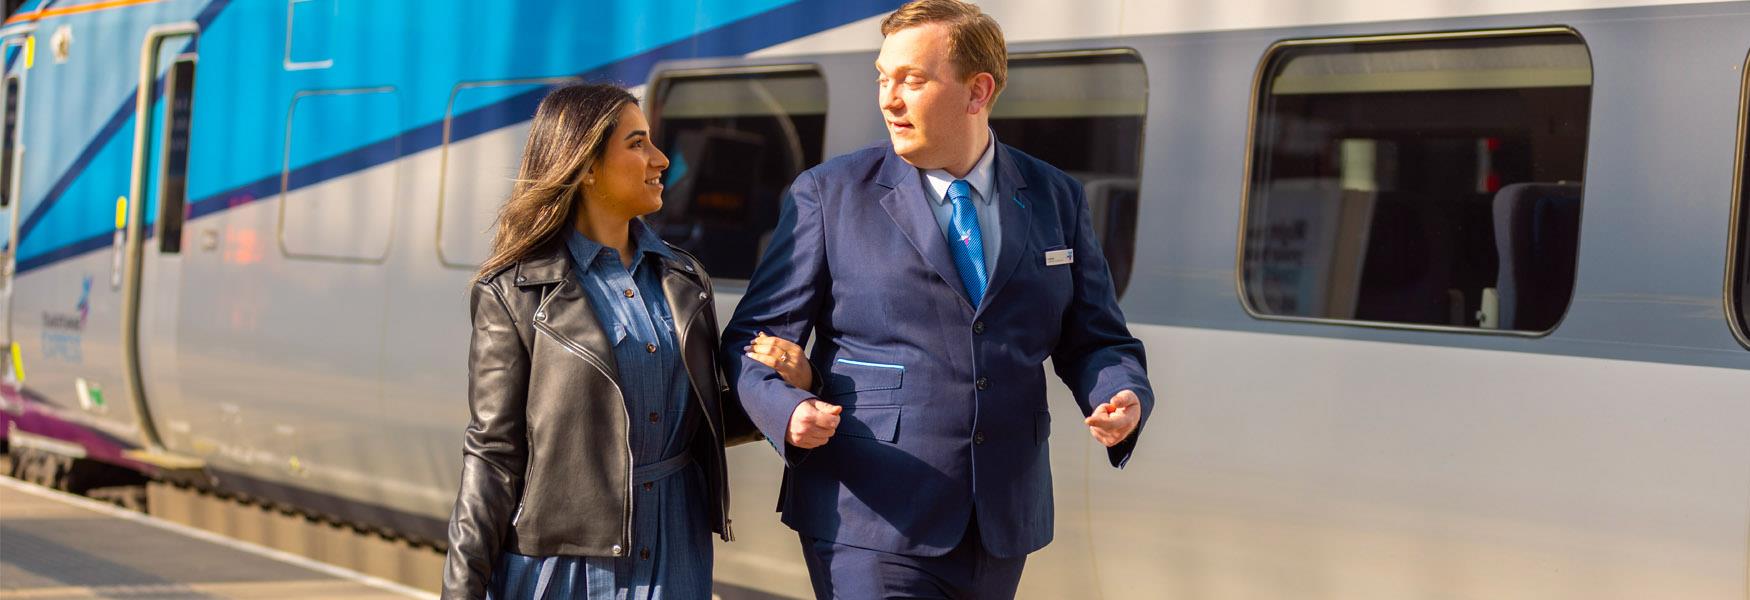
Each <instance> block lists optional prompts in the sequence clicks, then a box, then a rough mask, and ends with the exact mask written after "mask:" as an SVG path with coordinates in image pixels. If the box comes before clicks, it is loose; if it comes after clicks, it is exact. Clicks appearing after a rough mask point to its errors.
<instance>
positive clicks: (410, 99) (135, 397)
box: [0, 0, 1750, 600]
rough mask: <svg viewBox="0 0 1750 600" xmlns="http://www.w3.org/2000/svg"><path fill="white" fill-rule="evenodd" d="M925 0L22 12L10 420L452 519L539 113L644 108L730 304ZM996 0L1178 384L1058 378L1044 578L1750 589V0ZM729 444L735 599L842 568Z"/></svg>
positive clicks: (19, 446)
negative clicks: (1114, 453) (492, 295)
mask: <svg viewBox="0 0 1750 600" xmlns="http://www.w3.org/2000/svg"><path fill="white" fill-rule="evenodd" d="M898 4H900V3H899V2H897V1H894V0H643V1H639V2H590V3H582V2H565V1H560V0H518V1H515V2H505V3H478V2H464V1H461V0H423V1H420V2H411V1H407V0H368V1H367V0H101V1H98V0H26V1H25V2H24V3H23V5H22V6H21V7H20V9H19V11H18V12H17V14H14V15H10V16H9V17H8V18H7V19H6V20H5V22H4V25H0V50H3V52H4V60H5V70H4V78H3V79H0V84H3V85H0V95H3V106H4V110H5V120H4V135H3V136H0V143H3V146H4V149H3V152H0V157H3V160H0V223H4V225H3V226H0V246H3V252H4V254H3V256H0V266H3V268H0V342H3V343H4V348H5V350H6V352H7V355H6V357H5V358H4V361H3V362H4V375H0V435H4V444H5V447H6V449H7V450H8V451H9V452H11V454H12V455H13V456H14V461H15V462H14V464H15V465H22V467H21V468H24V469H27V470H31V471H32V472H33V473H34V474H36V475H38V476H44V477H49V476H55V477H60V479H59V481H61V482H62V483H68V484H69V485H72V486H73V487H80V488H85V489H91V488H101V487H102V486H104V485H108V484H112V483H114V482H116V481H121V480H124V479H127V478H129V477H134V478H151V479H157V480H163V481H169V482H174V483H177V484H179V485H191V486H198V487H201V488H203V489H209V490H213V491H216V492H218V493H222V494H226V495H231V496H235V497H239V498H245V499H248V500H249V501H252V502H260V503H264V504H268V505H271V506H276V507H280V508H283V509H285V510H289V511H298V512H301V513H303V514H306V515H310V516H312V517H319V518H322V519H327V520H331V521H333V522H336V523H344V524H349V525H352V526H354V527H359V528H361V529H364V530H369V531H376V532H380V533H383V534H385V535H390V536H394V537H397V538H401V539H406V540H409V541H411V542H414V543H418V544H425V545H430V546H433V547H437V548H441V547H442V545H443V540H444V526H445V522H446V520H447V518H448V515H449V512H450V508H451V506H452V503H453V502H454V499H455V495H456V488H457V477H458V474H459V473H460V464H461V436H462V431H463V428H464V427H465V425H466V422H467V398H466V391H465V390H466V353H467V351H466V344H467V340H468V335H469V328H468V323H467V314H468V313H467V306H466V290H467V288H468V286H469V284H470V282H471V281H472V278H473V277H474V270H475V268H476V266H477V265H478V263H479V262H480V261H481V260H482V259H483V258H484V257H485V256H486V254H487V252H488V250H489V243H490V242H489V228H490V227H491V225H492V220H493V218H494V216H495V212H496V210H497V208H498V207H499V206H500V204H501V203H502V202H503V200H504V199H505V198H506V197H507V195H508V193H509V191H510V187H511V179H512V178H513V177H514V174H515V173H514V172H515V167H516V161H517V157H518V156H519V151H520V148H521V146H522V144H523V141H524V138H525V136H526V133H527V129H528V122H529V119H530V117H531V116H532V114H533V109H534V107H535V105H536V104H537V103H538V102H539V100H540V98H541V97H542V96H543V95H544V94H545V93H546V92H547V91H548V90H550V89H552V88H553V87H554V86H559V85H564V84H566V83H569V82H576V81H615V82H620V83H622V84H624V85H626V86H628V87H629V88H630V89H632V90H633V91H634V92H635V93H636V94H637V95H638V96H639V97H641V98H642V99H643V107H644V108H645V110H646V111H647V112H648V114H649V115H650V116H651V121H652V126H653V128H654V131H653V136H654V139H656V140H657V142H658V143H659V144H660V145H661V147H662V148H663V149H664V151H665V152H667V154H668V155H669V156H670V157H671V159H672V165H671V168H670V169H669V171H668V172H667V173H666V174H665V175H664V177H665V182H666V183H667V188H666V190H665V192H664V194H665V196H664V208H663V209H662V211H660V212H659V213H656V214H653V215H651V216H649V217H647V218H646V221H647V222H648V223H650V224H651V225H652V226H654V227H655V228H656V229H657V230H658V231H659V232H661V233H662V235H663V236H664V237H665V238H666V239H668V240H669V241H671V242H673V243H675V244H676V245H678V246H680V247H682V248H685V249H687V250H689V251H691V252H693V253H694V254H696V255H698V256H699V257H700V258H701V260H702V261H703V263H704V264H705V266H706V267H707V269H708V270H709V271H710V272H711V273H712V275H713V276H714V277H715V278H716V280H717V286H716V287H717V290H718V291H719V295H718V303H719V306H718V310H719V312H720V313H721V314H729V313H730V312H731V311H732V310H733V308H734V305H735V303H736V301H737V300H738V299H739V297H740V295H741V291H742V290H744V289H745V283H746V279H747V277H748V276H749V274H750V273H751V272H752V270H753V267H754V265H755V264H757V262H758V260H759V258H760V254H761V251H762V249H763V247H764V245H765V243H766V242H767V241H768V240H769V238H770V231H771V229H772V227H773V226H774V225H775V224H776V222H777V214H778V210H779V207H780V206H781V204H782V202H783V201H784V191H785V188H786V187H787V186H788V185H789V183H790V181H791V180H792V179H793V178H794V177H795V176H796V175H797V174H798V173H800V172H801V171H802V170H805V169H807V168H809V167H811V166H813V165H815V164H818V163H820V162H821V161H822V160H824V159H826V158H829V157H832V156H835V155H839V154H843V153H846V152H850V151H853V150H856V149H858V148H862V147H865V146H868V145H870V144H874V143H879V142H881V141H882V140H883V139H884V138H885V132H884V130H883V127H882V122H881V119H880V113H879V111H878V109H877V107H876V105H875V102H874V101H875V91H876V89H875V85H874V84H875V72H874V69H873V68H872V65H873V60H874V57H875V54H876V51H877V49H878V48H879V45H880V42H881V36H880V33H879V27H878V23H879V21H880V19H881V18H882V17H883V16H885V15H886V14H887V13H888V12H891V11H892V10H893V9H895V8H896V7H897V6H898ZM981 6H983V8H984V9H985V10H986V12H988V13H989V14H991V15H992V16H994V17H995V18H996V19H997V20H998V22H999V23H1001V24H1002V26H1003V28H1004V30H1005V32H1006V35H1007V39H1008V42H1009V43H1010V55H1009V60H1010V63H1009V83H1008V86H1007V88H1006V89H1005V90H1004V91H1003V93H1002V95H1001V97H1000V98H999V99H998V101H997V104H996V106H995V108H994V110H993V114H992V120H991V127H992V130H993V131H994V132H995V133H996V136H997V138H998V139H999V140H1001V141H1002V142H1004V143H1007V144H1010V145H1012V146H1015V147H1016V148H1019V149H1020V150H1022V151H1024V152H1027V153H1029V154H1031V155H1033V156H1036V157H1038V158H1041V159H1043V160H1045V161H1047V162H1050V163H1051V164H1053V165H1055V166H1057V167H1058V168H1060V169H1062V170H1064V171H1065V172H1067V173H1069V174H1071V175H1073V176H1075V177H1076V178H1077V179H1078V180H1080V181H1081V182H1082V184H1083V186H1084V188H1085V189H1086V190H1087V193H1088V197H1089V201H1090V206H1091V209H1092V213H1093V214H1092V217H1093V219H1094V223H1095V224H1096V229H1097V231H1096V233H1097V235H1098V236H1099V238H1100V243H1101V252H1102V253H1103V254H1104V255H1105V256H1106V257H1107V259H1108V262H1109V264H1110V265H1111V268H1112V271H1113V276H1114V279H1115V281H1116V282H1117V284H1118V287H1119V291H1120V304H1121V306H1122V309H1123V311H1124V314H1125V316H1126V319H1127V320H1128V322H1129V326H1130V328H1131V331H1132V333H1133V334H1134V335H1136V336H1137V337H1138V338H1139V339H1141V340H1142V341H1143V342H1144V345H1145V346H1146V348H1147V358H1148V367H1149V371H1150V375H1151V379H1152V381H1153V383H1154V386H1155V390H1156V394H1157V397H1158V404H1157V406H1156V407H1155V410H1154V413H1153V416H1152V418H1151V421H1150V423H1149V425H1148V427H1147V429H1146V431H1144V434H1143V436H1142V438H1141V440H1140V443H1139V444H1138V445H1137V447H1136V451H1135V454H1134V456H1133V457H1132V459H1131V460H1130V461H1129V463H1128V465H1127V466H1126V467H1125V468H1123V469H1113V468H1111V467H1109V466H1107V465H1106V464H1105V460H1104V453H1103V452H1100V451H1099V448H1098V447H1097V444H1096V443H1095V442H1094V441H1093V440H1092V439H1090V437H1089V436H1088V434H1087V432H1086V429H1085V427H1083V426H1082V425H1081V424H1080V419H1078V418H1073V417H1074V416H1075V412H1074V411H1075V409H1074V408H1073V407H1074V404H1073V402H1071V401H1070V398H1069V392H1068V390H1067V389H1065V388H1064V387H1063V386H1061V385H1059V384H1056V383H1053V384H1052V386H1053V387H1052V389H1051V392H1050V398H1051V400H1050V402H1051V403H1052V404H1053V406H1054V408H1053V409H1052V410H1053V411H1054V412H1057V413H1058V417H1059V418H1056V419H1053V421H1052V425H1051V429H1052V431H1051V432H1050V433H1051V436H1052V441H1053V442H1054V443H1053V444H1052V445H1053V450H1054V452H1052V453H1051V461H1052V468H1053V472H1054V474H1055V475H1054V479H1053V482H1054V483H1053V485H1054V495H1055V499H1056V500H1055V501H1056V532H1057V535H1056V539H1055V541H1054V542H1053V543H1052V544H1051V545H1050V546H1048V547H1046V548H1045V549H1044V550H1042V551H1040V552H1037V553H1035V554H1034V555H1032V556H1031V557H1030V558H1029V560H1028V563H1029V564H1028V566H1027V570H1026V574H1025V576H1024V578H1023V580H1022V584H1021V592H1020V594H1021V596H1022V597H1025V598H1067V597H1078V598H1198V599H1242V598H1289V597H1292V598H1307V599H1312V598H1343V599H1363V598H1389V599H1397V598H1491V599H1511V598H1539V599H1547V598H1585V599H1588V600H1594V599H1606V598H1683V599H1709V600H1744V599H1745V598H1750V575H1746V573H1750V331H1747V330H1750V204H1747V202H1750V201H1747V200H1746V193H1745V191H1744V187H1745V180H1746V179H1750V167H1747V166H1746V160H1745V154H1746V149H1745V129H1746V118H1747V116H1746V106H1747V102H1750V100H1747V96H1750V83H1747V81H1750V79H1747V78H1746V67H1747V65H1750V2H1742V1H1740V2H1717V3H1698V2H1680V1H1669V0H1658V1H1629V0H1521V1H1514V2H1508V1H1505V0H1478V1H1475V2H1463V3H1452V2H1442V1H1439V0H1405V1H1400V2H1380V1H1373V0H1363V1H1359V2H1343V3H1318V2H1294V1H1292V0H1233V1H1229V2H1219V3H1218V2H1145V1H1141V0H1086V1H1083V2H1074V3H1071V2H1055V1H1051V0H985V1H984V2H982V3H981ZM1053 381H1055V380H1053ZM730 461H731V465H730V466H731V469H730V472H731V477H732V480H733V494H732V498H733V506H732V509H731V510H732V516H733V517H734V518H735V519H736V520H737V523H736V527H735V529H736V532H737V536H738V540H737V541H735V542H733V543H726V544H725V543H721V542H720V543H719V546H718V549H717V554H716V556H717V564H716V574H715V577H716V581H717V587H718V589H719V590H723V592H722V593H724V595H725V597H729V596H730V595H731V594H732V593H733V594H742V595H743V596H745V597H807V596H808V595H809V587H808V580H807V574H806V570H805V567H804V565H803V563H802V560H801V558H800V552H799V549H798V547H797V539H796V536H795V534H794V533H793V532H791V531H789V530H788V529H787V528H785V527H784V526H783V525H782V524H780V523H779V522H778V519H777V516H776V514H775V513H773V512H772V508H773V507H774V506H775V504H776V501H777V493H778V487H779V480H780V479H781V476H782V463H781V461H780V460H779V459H778V457H777V456H776V455H775V453H774V452H772V451H771V449H770V448H767V447H764V445H763V444H749V445H745V446H740V447H737V448H733V449H731V451H730ZM45 473H47V474H48V475H44V474H45ZM51 478H53V477H51ZM69 478H71V479H76V480H78V481H77V483H69ZM895 484H896V485H903V484H904V483H903V482H895Z"/></svg>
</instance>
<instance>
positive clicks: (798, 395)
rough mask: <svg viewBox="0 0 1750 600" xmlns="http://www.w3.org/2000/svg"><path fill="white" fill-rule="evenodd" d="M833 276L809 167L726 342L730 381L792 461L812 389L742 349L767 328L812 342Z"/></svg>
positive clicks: (799, 342)
mask: <svg viewBox="0 0 1750 600" xmlns="http://www.w3.org/2000/svg"><path fill="white" fill-rule="evenodd" d="M830 282H831V279H830V278H829V277H828V275H827V268H826V237H825V231H824V223H823V221H822V217H821V213H820V187H819V182H818V181H816V180H815V178H814V174H813V173H812V172H807V171H805V172H803V173H802V175H801V176H799V177H797V178H796V181H795V182H794V183H792V184H791V185H790V191H789V192H788V193H786V194H785V199H784V201H783V203H782V208H781V209H780V211H779V216H778V225H777V226H776V227H775V228H774V229H773V230H772V241H771V243H770V244H768V245H767V246H766V254H765V256H764V257H763V258H761V259H760V265H759V267H758V268H757V269H755V270H754V273H753V277H752V278H750V279H749V280H748V283H747V294H746V295H744V296H742V298H741V304H740V305H738V306H736V307H735V316H734V317H733V318H731V319H730V320H729V327H727V328H726V329H724V331H723V350H722V355H723V368H724V372H725V375H726V376H727V377H728V379H729V382H728V383H729V386H730V387H731V388H732V389H734V390H736V392H738V393H739V394H740V396H741V402H742V407H743V408H745V409H746V410H747V414H748V416H749V417H750V418H752V419H753V422H754V425H755V426H756V427H758V428H759V430H760V432H761V433H764V434H765V436H766V439H768V440H771V442H772V446H773V447H774V448H776V449H777V450H778V454H780V455H782V456H783V457H784V460H785V461H786V462H789V463H791V464H794V462H795V461H796V459H797V457H799V456H800V455H801V454H802V452H803V451H801V450H799V449H797V448H795V447H794V446H790V445H789V444H788V443H786V441H787V440H788V439H789V438H788V435H787V433H788V430H789V427H790V417H791V415H792V414H794V413H795V412H796V407H797V405H799V404H801V403H802V402H804V401H806V400H809V399H812V398H814V394H813V393H811V392H809V391H806V390H799V389H796V388H794V387H791V386H790V385H789V384H787V383H785V382H784V380H783V378H782V377H779V376H778V373H777V371H774V370H772V369H771V367H768V366H766V365H764V364H761V363H759V362H758V361H755V360H754V359H752V358H749V357H747V356H746V355H745V354H744V353H743V350H742V349H743V348H745V347H747V346H748V345H750V344H751V343H752V342H753V340H754V337H755V336H756V335H757V334H759V333H761V332H764V333H765V334H766V335H772V336H777V337H780V338H783V339H786V340H795V342H796V344H797V345H800V346H807V345H808V335H809V333H811V332H812V331H813V329H814V319H815V315H816V314H817V313H818V311H819V310H820V305H821V300H822V299H823V298H825V297H826V295H827V294H829V293H830V289H829V287H828V286H829V285H830ZM817 379H818V378H817ZM793 454H794V455H796V456H792V455H793Z"/></svg>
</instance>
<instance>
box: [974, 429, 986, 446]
mask: <svg viewBox="0 0 1750 600" xmlns="http://www.w3.org/2000/svg"><path fill="white" fill-rule="evenodd" d="M972 443H974V444H983V443H984V432H983V431H980V432H978V433H974V434H972Z"/></svg>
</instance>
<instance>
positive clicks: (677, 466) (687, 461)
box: [632, 450, 693, 482]
mask: <svg viewBox="0 0 1750 600" xmlns="http://www.w3.org/2000/svg"><path fill="white" fill-rule="evenodd" d="M691 464H693V453H692V452H688V451H686V450H682V451H680V453H678V454H676V455H674V456H671V457H668V458H665V459H662V460H659V461H656V462H653V463H650V464H647V465H638V466H636V467H633V468H632V480H633V481H637V482H644V481H658V480H661V479H662V478H665V477H668V476H669V475H673V474H675V473H679V472H681V470H682V469H685V468H687V465H691Z"/></svg>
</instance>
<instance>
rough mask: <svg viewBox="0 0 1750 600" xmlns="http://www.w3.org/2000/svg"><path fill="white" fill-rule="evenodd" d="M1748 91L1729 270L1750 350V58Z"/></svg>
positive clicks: (1732, 302) (1735, 309) (1741, 336)
mask: <svg viewBox="0 0 1750 600" xmlns="http://www.w3.org/2000/svg"><path fill="white" fill-rule="evenodd" d="M1744 66H1745V69H1746V72H1745V74H1744V90H1743V92H1741V93H1740V95H1739V96H1740V97H1739V102H1742V103H1743V106H1742V107H1741V108H1740V109H1739V110H1740V111H1741V112H1740V113H1739V115H1738V185H1737V188H1738V209H1737V213H1738V223H1737V228H1738V232H1737V234H1736V236H1735V237H1736V238H1737V240H1738V247H1737V257H1736V258H1734V259H1733V263H1732V264H1733V268H1731V269H1728V270H1727V274H1728V275H1727V276H1728V277H1730V278H1731V279H1730V280H1729V281H1727V284H1726V285H1727V287H1728V290H1729V291H1728V293H1727V295H1726V304H1727V310H1728V311H1730V312H1732V313H1734V314H1735V315H1736V317H1737V318H1736V321H1737V333H1738V341H1741V342H1743V343H1744V346H1745V347H1750V59H1747V60H1746V61H1745V63H1744Z"/></svg>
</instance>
